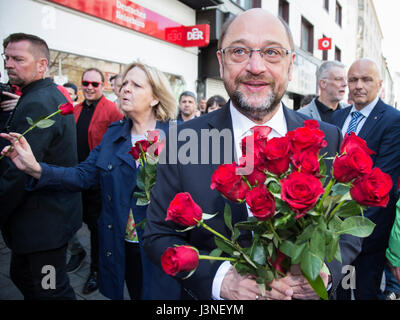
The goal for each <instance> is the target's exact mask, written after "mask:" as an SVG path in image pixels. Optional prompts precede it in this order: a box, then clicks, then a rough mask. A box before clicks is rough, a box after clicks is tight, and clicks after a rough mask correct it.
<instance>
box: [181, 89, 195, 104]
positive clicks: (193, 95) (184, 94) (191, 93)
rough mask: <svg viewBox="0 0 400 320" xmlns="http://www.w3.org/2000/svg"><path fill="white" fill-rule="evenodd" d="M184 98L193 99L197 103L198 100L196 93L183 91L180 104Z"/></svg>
mask: <svg viewBox="0 0 400 320" xmlns="http://www.w3.org/2000/svg"><path fill="white" fill-rule="evenodd" d="M183 96H186V97H192V98H193V99H194V101H195V102H196V101H197V99H196V94H195V93H194V92H192V91H183V92H182V93H181V95H180V96H179V102H180V101H181V99H182V97H183Z"/></svg>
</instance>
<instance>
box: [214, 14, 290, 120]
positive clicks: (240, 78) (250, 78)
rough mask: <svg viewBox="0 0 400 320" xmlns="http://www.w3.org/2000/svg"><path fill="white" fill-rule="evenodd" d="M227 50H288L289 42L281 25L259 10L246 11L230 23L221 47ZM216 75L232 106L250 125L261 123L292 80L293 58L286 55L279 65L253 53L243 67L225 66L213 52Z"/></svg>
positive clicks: (222, 57)
mask: <svg viewBox="0 0 400 320" xmlns="http://www.w3.org/2000/svg"><path fill="white" fill-rule="evenodd" d="M227 47H246V48H250V49H260V48H264V47H281V48H284V49H287V50H290V42H289V39H288V36H287V34H286V31H285V28H284V26H283V25H282V24H281V22H280V21H279V20H278V19H277V18H275V17H274V16H272V15H270V14H269V13H267V12H266V11H263V10H250V11H248V12H246V13H244V14H242V15H240V16H239V17H238V18H236V19H235V21H233V22H232V24H231V25H230V27H229V29H228V31H227V33H226V35H225V38H224V40H223V43H222V49H224V48H227ZM217 56H218V61H219V65H220V75H221V78H222V79H223V80H224V84H225V88H226V90H227V92H228V95H229V97H230V98H231V99H232V102H233V104H234V106H235V107H236V108H237V109H238V110H239V111H240V112H241V113H243V114H244V115H246V116H247V117H248V118H250V119H252V120H253V121H262V119H264V118H265V116H266V115H268V114H269V113H271V112H273V111H274V110H276V106H277V105H278V103H279V102H280V100H281V98H282V96H283V94H284V93H285V91H286V88H287V85H288V82H289V81H290V80H291V78H292V66H293V62H294V58H295V54H292V53H289V54H288V55H286V56H284V57H283V58H282V59H281V61H279V62H274V63H271V62H267V61H265V60H264V59H263V58H262V57H261V55H260V53H259V52H253V53H252V55H251V57H250V58H249V59H248V61H246V62H245V63H241V64H228V63H227V62H226V56H225V55H224V54H223V53H222V52H221V51H218V52H217Z"/></svg>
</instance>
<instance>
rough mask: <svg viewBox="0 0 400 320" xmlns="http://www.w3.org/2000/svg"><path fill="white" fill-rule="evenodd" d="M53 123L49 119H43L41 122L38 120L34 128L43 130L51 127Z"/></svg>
mask: <svg viewBox="0 0 400 320" xmlns="http://www.w3.org/2000/svg"><path fill="white" fill-rule="evenodd" d="M54 123H55V121H54V120H51V119H43V120H40V121H39V122H38V123H37V124H36V126H37V127H38V128H40V129H45V128H48V127H51V126H52V125H53V124H54Z"/></svg>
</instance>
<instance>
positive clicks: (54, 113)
mask: <svg viewBox="0 0 400 320" xmlns="http://www.w3.org/2000/svg"><path fill="white" fill-rule="evenodd" d="M61 112H62V110H61V109H58V110H57V111H56V112H53V113H52V114H50V115H48V116H47V117H46V118H43V119H40V121H42V120H48V119H50V118H51V117H54V116H55V115H56V114H59V113H61ZM40 121H37V122H35V123H34V124H33V125H31V126H30V127H29V128H28V129H27V130H26V131H25V132H24V133H22V134H21V135H20V136H19V137H18V139H17V141H19V140H20V139H21V138H22V137H23V136H24V135H26V134H27V133H28V132H29V131H31V130H33V129H34V128H36V126H37V125H38V124H39V123H40ZM12 149H13V146H12V145H11V146H10V147H9V148H8V149H7V152H6V153H5V154H3V155H2V156H1V157H0V160H1V159H3V158H4V156H5V155H7V154H8V153H9V152H10V151H11V150H12Z"/></svg>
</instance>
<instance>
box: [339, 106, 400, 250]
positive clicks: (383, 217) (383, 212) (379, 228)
mask: <svg viewBox="0 0 400 320" xmlns="http://www.w3.org/2000/svg"><path fill="white" fill-rule="evenodd" d="M350 111H351V106H350V107H347V108H345V109H342V110H338V111H336V112H335V113H334V114H333V116H332V123H333V124H335V125H337V126H338V127H339V128H342V127H343V124H344V122H345V120H346V118H347V116H348V115H349V113H350ZM358 136H359V137H361V138H363V139H364V140H365V141H366V142H367V146H368V148H370V149H371V150H372V151H374V152H375V153H376V154H374V155H372V156H371V158H372V160H373V164H374V167H378V168H380V169H381V170H382V171H383V172H386V173H387V174H389V175H390V176H391V178H392V181H393V188H392V190H391V192H390V201H389V203H388V205H387V206H386V208H381V207H370V208H368V209H367V210H366V211H365V213H364V214H365V216H367V217H368V218H370V219H371V220H372V221H373V222H374V223H375V224H376V227H375V229H374V231H373V233H372V234H371V235H370V236H369V237H368V238H366V239H364V241H363V252H377V251H380V250H385V249H386V248H387V245H388V240H389V235H390V230H391V227H392V225H393V221H394V217H395V213H396V210H395V208H396V201H397V199H398V192H397V181H398V179H399V175H400V145H399V143H400V112H399V111H398V110H396V109H394V108H393V107H391V106H389V105H387V104H385V103H384V102H383V101H382V100H381V99H379V101H378V103H377V104H376V105H375V107H374V108H373V110H372V112H371V113H370V115H369V116H368V118H367V119H366V121H365V122H364V125H363V127H362V128H361V130H360V132H359V134H358Z"/></svg>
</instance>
